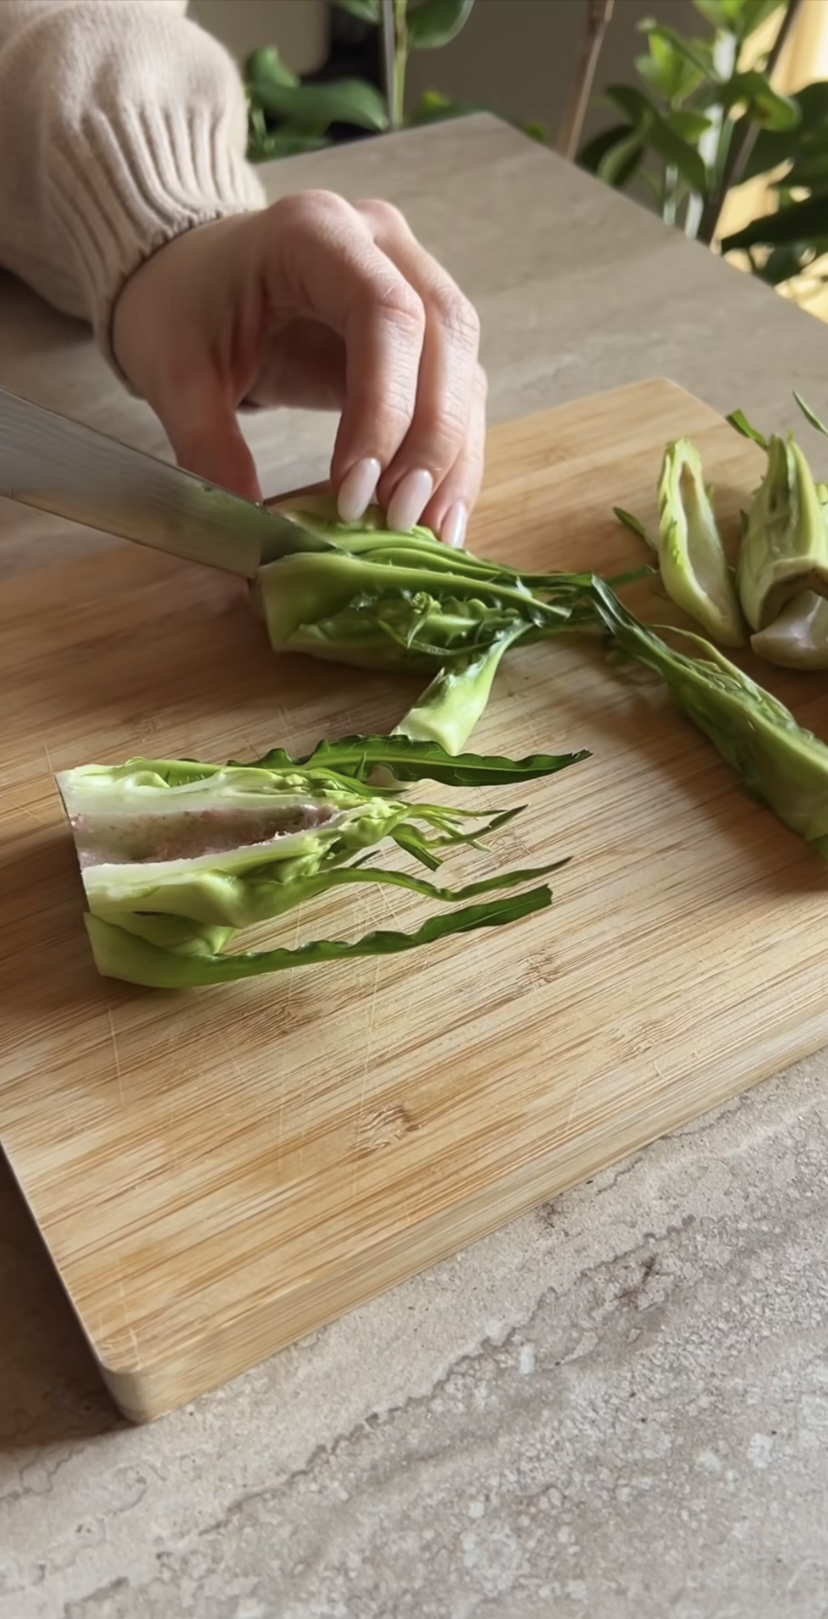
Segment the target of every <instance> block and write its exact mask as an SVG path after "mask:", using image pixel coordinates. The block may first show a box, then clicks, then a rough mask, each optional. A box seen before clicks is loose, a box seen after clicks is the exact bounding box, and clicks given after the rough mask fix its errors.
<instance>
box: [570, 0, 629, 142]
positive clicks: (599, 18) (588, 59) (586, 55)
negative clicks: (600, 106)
mask: <svg viewBox="0 0 828 1619" xmlns="http://www.w3.org/2000/svg"><path fill="white" fill-rule="evenodd" d="M614 5H615V0H587V15H586V27H585V29H584V34H583V40H582V43H581V62H580V66H579V69H578V74H577V77H576V79H575V83H574V85H573V87H572V95H571V96H570V98H569V105H568V106H567V109H566V112H565V113H564V116H563V118H562V119H561V125H560V128H559V130H558V140H557V150H558V152H559V153H560V155H561V157H567V158H569V159H570V160H571V159H573V158H574V157H575V154H576V152H577V150H578V144H579V142H580V139H581V131H582V129H583V127H584V119H585V117H586V111H587V107H588V105H589V98H590V96H591V94H592V81H593V79H594V78H595V70H596V68H597V66H598V58H599V56H600V55H601V47H602V45H603V43H604V35H605V34H606V31H607V28H608V27H609V22H610V18H611V17H612V13H613V7H614Z"/></svg>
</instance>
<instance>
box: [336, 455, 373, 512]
mask: <svg viewBox="0 0 828 1619" xmlns="http://www.w3.org/2000/svg"><path fill="white" fill-rule="evenodd" d="M381 471H382V468H381V466H380V464H379V461H378V460H377V458H376V456H374V455H369V456H366V458H365V460H364V461H357V462H355V464H354V466H352V467H351V470H350V472H346V474H345V477H344V478H343V480H342V483H341V485H340V489H339V494H338V495H337V498H336V508H337V511H338V512H339V516H340V518H341V520H342V522H343V523H356V522H357V521H358V520H359V518H360V517H364V516H365V513H366V512H367V510H368V507H369V506H370V504H371V501H372V500H373V498H374V496H375V494H376V492H377V484H378V483H379V477H380V473H381Z"/></svg>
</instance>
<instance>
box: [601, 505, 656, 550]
mask: <svg viewBox="0 0 828 1619" xmlns="http://www.w3.org/2000/svg"><path fill="white" fill-rule="evenodd" d="M612 510H613V514H614V516H616V517H617V518H618V521H619V523H622V524H623V525H624V528H628V529H629V530H630V531H631V533H633V534H635V535H636V536H637V537H638V539H639V540H643V541H644V543H645V545H649V547H650V549H651V550H652V551H655V550H657V549H658V547H657V546H656V542H655V540H654V539H651V537H650V535H649V534H648V533H647V530H646V528H645V527H644V524H643V523H639V521H638V518H637V517H633V515H632V512H626V511H625V510H624V508H623V506H613V508H612Z"/></svg>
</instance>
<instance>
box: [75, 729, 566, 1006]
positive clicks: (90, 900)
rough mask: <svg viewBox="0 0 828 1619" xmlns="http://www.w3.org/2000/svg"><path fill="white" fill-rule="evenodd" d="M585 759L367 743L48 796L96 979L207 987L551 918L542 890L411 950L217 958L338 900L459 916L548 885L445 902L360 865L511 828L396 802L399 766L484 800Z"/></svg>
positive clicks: (420, 885) (159, 768) (337, 948)
mask: <svg viewBox="0 0 828 1619" xmlns="http://www.w3.org/2000/svg"><path fill="white" fill-rule="evenodd" d="M582 757H585V755H578V754H569V755H560V756H555V755H543V754H538V755H534V756H532V757H531V758H529V759H524V760H510V759H500V758H498V757H493V758H491V759H485V758H479V757H478V756H476V755H463V756H462V757H461V758H459V759H458V760H457V761H456V762H455V761H454V760H452V759H451V758H450V756H449V755H448V754H447V753H446V752H445V750H443V749H441V748H440V747H438V745H437V744H436V743H434V742H430V743H425V744H417V743H416V742H414V741H412V740H411V739H409V738H405V737H400V738H396V739H393V738H392V739H388V738H372V737H367V738H350V739H345V741H344V742H343V743H341V744H322V745H320V747H319V748H318V749H316V750H315V751H314V754H312V755H311V756H310V758H309V760H308V761H306V762H300V761H297V760H294V759H292V758H290V756H289V755H287V754H286V753H284V752H283V751H282V750H274V751H273V752H272V753H270V754H268V755H266V756H265V758H264V759H261V760H258V761H256V762H255V763H253V764H251V765H243V764H238V763H236V762H235V761H231V762H230V763H228V764H226V765H215V764H208V763H204V762H201V761H198V760H149V759H133V760H129V761H127V763H126V764H124V765H121V766H117V767H114V768H108V767H106V766H98V765H90V766H83V767H80V768H78V769H75V770H70V771H66V772H63V773H62V774H61V775H59V776H58V778H57V782H58V787H59V790H60V792H61V795H62V797H63V802H64V806H65V808H66V812H67V815H68V817H69V820H70V824H71V827H72V831H73V835H74V838H75V845H76V849H77V853H78V860H79V864H80V869H81V876H82V880H83V885H84V890H85V895H86V901H87V906H88V913H87V916H86V926H87V931H88V934H89V938H90V941H91V944H92V949H93V953H94V956H95V961H96V964H97V967H98V970H99V972H101V973H102V974H103V975H104V976H110V977H113V976H114V977H119V978H126V979H129V980H130V981H132V982H135V983H141V984H147V985H152V986H164V985H168V986H170V987H173V986H182V985H187V984H192V985H196V984H208V983H216V982H220V981H225V980H227V981H229V980H231V979H237V978H240V977H248V976H251V975H253V974H258V973H263V972H275V971H281V970H285V969H287V968H290V967H295V966H302V965H311V964H314V963H321V962H325V961H333V960H340V959H347V958H348V957H349V956H351V955H372V954H376V955H383V954H390V953H394V952H396V951H399V950H402V949H411V948H413V947H414V945H416V944H418V943H423V944H425V943H429V942H430V941H432V940H436V939H438V938H442V937H445V936H448V935H449V934H451V933H452V932H463V931H467V930H468V929H469V928H473V927H474V928H476V927H483V926H502V925H505V924H506V923H508V922H511V921H515V920H517V919H519V917H521V916H523V915H524V914H529V912H530V911H531V910H533V909H537V908H539V907H540V906H541V905H544V904H548V903H549V898H550V896H549V891H548V890H547V889H545V888H544V889H535V890H533V891H532V892H531V893H530V894H524V895H522V896H521V895H518V896H514V895H513V896H511V897H510V898H508V899H498V900H497V901H489V902H487V904H486V905H483V906H481V905H479V904H475V905H472V906H471V907H466V908H465V909H462V910H459V911H456V912H455V913H454V915H453V916H452V917H449V918H447V919H442V920H437V921H434V920H432V921H431V922H430V923H426V924H424V926H423V927H422V928H421V929H419V930H418V932H417V933H416V934H412V935H410V936H409V935H405V934H393V933H382V934H370V935H368V936H367V938H365V939H362V940H358V941H356V942H354V943H350V944H349V943H346V942H343V941H329V940H328V941H324V940H323V941H321V942H317V943H315V944H313V945H306V946H304V947H302V948H301V949H299V950H289V949H284V948H281V947H279V948H276V949H273V950H269V951H264V952H258V953H250V952H248V953H246V954H243V955H237V954H228V953H227V946H228V945H230V944H232V942H233V940H234V937H235V934H236V933H237V931H238V930H239V929H242V928H245V927H250V926H253V925H256V924H260V923H262V922H266V921H270V920H274V919H277V918H279V917H280V916H283V915H284V914H286V913H287V912H288V911H294V910H296V909H297V908H299V907H301V906H302V905H303V904H305V903H307V902H309V901H310V900H312V899H315V898H317V897H318V896H319V895H322V894H327V893H330V892H332V891H334V890H335V889H336V888H339V887H342V886H344V885H353V886H356V885H359V884H366V883H373V884H377V885H385V886H392V887H398V888H403V889H407V890H410V891H412V892H414V893H416V894H418V895H421V896H422V897H424V898H428V899H432V900H435V901H438V902H439V903H442V904H447V905H451V906H457V905H465V904H466V902H467V901H470V900H473V901H478V900H480V899H481V898H482V897H483V896H486V895H490V894H495V893H501V892H502V891H503V890H506V889H510V888H515V887H520V886H522V885H524V884H526V883H527V882H534V881H536V880H537V879H539V878H542V877H545V876H547V875H548V874H549V873H550V872H551V871H553V870H556V869H557V868H558V867H559V866H560V865H561V864H564V863H565V862H563V861H560V860H556V861H554V862H549V863H546V864H545V865H543V866H540V867H538V868H537V869H533V870H521V871H509V872H506V873H503V874H501V875H498V876H495V877H490V878H485V879H483V880H482V881H480V882H477V883H473V884H470V885H467V886H465V887H464V888H459V889H452V888H448V887H442V886H439V885H438V884H436V883H434V882H432V881H431V880H430V879H429V878H425V877H422V876H412V875H410V874H407V873H405V872H401V871H398V870H392V869H385V868H383V867H380V866H373V865H372V866H369V865H368V864H367V861H368V860H369V859H370V856H371V854H372V853H373V852H374V851H375V850H376V849H377V848H379V847H380V846H381V845H382V844H396V845H397V846H398V847H399V848H400V849H402V850H405V851H407V852H408V853H409V854H411V855H413V856H414V858H415V859H417V860H418V861H419V862H420V864H421V865H424V866H426V867H427V868H429V869H430V870H432V871H433V870H437V869H438V868H439V866H440V865H441V863H442V851H443V850H445V849H447V848H449V847H451V846H453V845H463V844H467V845H471V846H473V847H478V848H479V847H485V845H484V844H482V843H481V839H483V838H485V837H486V836H487V835H488V834H490V833H491V832H494V831H495V830H496V829H497V828H498V827H499V826H502V825H504V824H505V822H506V821H508V820H510V819H512V818H513V816H514V815H515V814H517V813H519V811H516V810H511V811H505V812H500V813H499V814H492V813H491V812H490V811H483V810H479V809H475V810H462V809H455V808H452V807H448V806H446V805H441V804H435V803H430V802H419V801H415V802H411V801H408V800H406V799H404V798H403V797H402V795H401V793H400V790H399V785H398V777H397V776H396V775H395V771H396V769H397V767H398V768H399V771H400V772H401V773H402V774H403V775H406V774H407V775H408V777H409V779H414V777H415V775H416V776H417V777H418V778H419V779H421V778H422V777H424V776H428V775H431V776H432V778H434V776H435V775H437V774H439V776H440V779H442V780H443V781H446V782H449V783H451V784H452V785H471V784H479V785H485V784H493V783H496V782H500V781H503V780H508V779H511V780H520V779H523V780H531V779H536V778H539V777H543V776H547V775H552V774H554V773H556V772H557V771H559V770H562V769H565V768H567V767H568V766H569V765H571V764H574V763H576V762H577V761H578V759H580V758H582ZM343 765H345V766H347V765H350V766H351V770H352V773H350V774H349V773H348V772H347V770H346V769H343V768H342V767H343ZM378 767H379V768H383V769H385V770H386V771H390V774H391V776H392V778H393V779H394V781H395V786H394V787H389V788H385V789H382V788H378V787H376V786H372V785H370V784H369V783H368V781H367V779H366V778H367V776H368V775H370V774H372V773H374V772H375V771H376V769H377V768H378Z"/></svg>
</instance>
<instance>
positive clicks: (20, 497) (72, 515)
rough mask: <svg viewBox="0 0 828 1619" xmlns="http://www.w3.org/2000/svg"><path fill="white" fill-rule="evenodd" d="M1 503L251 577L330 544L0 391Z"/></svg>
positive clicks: (212, 486)
mask: <svg viewBox="0 0 828 1619" xmlns="http://www.w3.org/2000/svg"><path fill="white" fill-rule="evenodd" d="M0 495H5V496H7V497H8V498H9V499H10V500H16V501H19V502H21V504H22V505H24V506H35V507H36V508H37V509H38V510H39V511H44V512H52V513H54V514H55V515H56V516H58V517H66V518H68V519H69V521H70V522H72V523H84V524H86V525H87V527H89V528H94V529H101V530H103V531H104V533H107V534H114V535H117V536H118V538H120V539H124V540H135V541H136V542H137V543H138V544H139V545H147V546H150V547H151V548H152V549H153V550H155V551H165V552H168V553H170V554H171V555H173V556H177V557H183V558H185V560H187V561H189V562H200V563H203V564H205V565H206V566H207V567H210V568H220V569H222V570H223V571H224V572H226V573H235V574H241V575H242V576H243V577H244V578H246V579H252V578H254V577H255V575H256V573H257V571H258V569H259V568H260V567H261V566H262V565H263V564H264V563H266V562H275V561H277V560H278V559H279V558H280V557H284V556H290V555H292V554H293V553H294V552H296V551H325V550H328V549H329V548H330V545H329V542H328V541H326V540H325V539H324V538H322V537H321V536H319V535H316V534H311V533H308V532H307V530H306V529H303V528H302V527H301V526H300V525H299V524H298V523H296V522H294V521H293V520H292V519H290V518H288V517H285V516H284V514H283V513H280V512H275V511H272V510H270V511H266V510H265V509H264V507H262V506H256V505H254V504H253V502H252V501H249V500H242V499H241V498H240V497H239V496H238V495H233V494H230V493H228V491H227V490H226V489H221V488H219V487H218V486H217V485H215V484H210V483H205V482H204V480H203V479H202V478H196V477H193V475H192V474H191V473H188V472H182V471H181V470H180V468H178V467H174V466H168V465H167V463H166V462H164V461H158V460H156V458H155V457H154V456H151V455H146V454H144V452H143V451H141V450H134V449H131V448H129V447H128V446H127V445H125V444H120V443H119V442H118V440H117V439H114V438H110V437H109V436H108V435H107V434H105V433H98V432H95V431H94V430H93V429H92V428H90V427H84V426H82V425H81V423H79V422H73V421H69V420H68V419H67V418H66V417H65V416H60V415H58V414H57V413H56V412H55V411H51V410H46V409H45V408H44V407H43V406H42V405H36V404H33V403H32V402H31V400H28V399H21V398H19V397H18V396H17V395H16V394H13V393H9V392H8V391H7V390H6V389H4V388H0Z"/></svg>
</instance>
